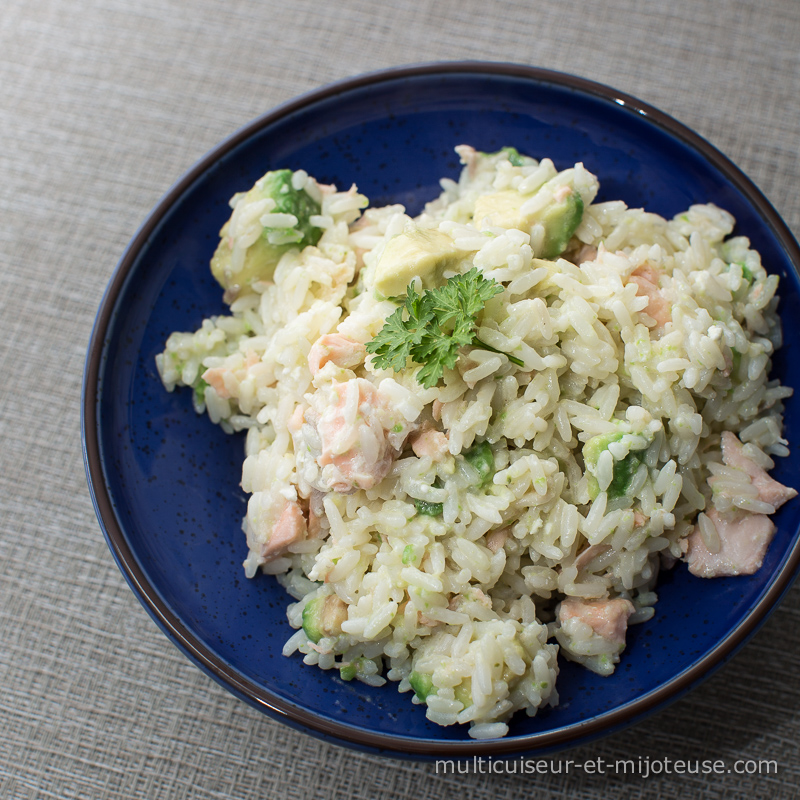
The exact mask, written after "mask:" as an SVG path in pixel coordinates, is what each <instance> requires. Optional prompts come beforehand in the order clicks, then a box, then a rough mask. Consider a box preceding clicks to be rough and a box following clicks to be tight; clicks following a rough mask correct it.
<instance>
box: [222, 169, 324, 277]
mask: <svg viewBox="0 0 800 800" xmlns="http://www.w3.org/2000/svg"><path fill="white" fill-rule="evenodd" d="M292 175H293V173H292V171H291V170H290V169H279V170H275V171H274V172H268V173H267V174H266V175H264V176H263V177H262V178H260V179H259V180H258V181H256V184H255V186H253V188H252V189H250V191H249V192H247V194H245V196H244V197H243V198H241V199H240V200H239V203H254V202H257V201H259V200H264V199H267V198H272V199H273V200H274V201H275V208H274V209H273V210H272V211H271V212H270V213H272V214H293V215H294V216H295V217H297V225H296V226H295V227H294V228H263V230H262V233H261V236H259V238H258V239H256V241H255V242H254V243H253V244H251V245H250V246H249V247H248V248H247V250H246V251H245V255H244V265H243V266H242V268H241V269H240V270H239V271H238V272H233V270H232V269H231V255H232V253H233V248H232V246H231V244H230V242H229V239H228V234H229V232H230V220H228V221H227V222H226V223H225V225H223V226H222V230H221V231H220V237H221V239H220V243H219V245H218V246H217V249H216V251H215V253H214V255H213V257H212V259H211V274H212V275H213V276H214V278H216V280H217V282H218V283H219V284H220V285H221V286H222V288H223V289H233V288H234V287H238V289H239V290H240V291H241V290H246V289H247V288H248V287H250V286H251V285H252V284H253V283H254V282H255V281H261V280H269V279H270V278H271V277H272V274H273V272H274V271H275V266H276V265H277V263H278V261H280V258H281V256H282V255H283V254H284V253H285V252H287V251H288V250H290V249H292V248H298V249H301V250H302V249H303V248H304V247H307V246H308V245H315V244H316V243H317V242H318V241H319V239H320V236H322V229H321V228H317V227H315V226H314V225H312V224H311V222H310V217H311V216H312V215H314V214H319V212H320V206H319V203H317V202H316V200H314V199H313V198H312V197H311V196H310V195H309V194H308V193H307V192H306V191H305V189H295V188H294V187H293V186H292Z"/></svg>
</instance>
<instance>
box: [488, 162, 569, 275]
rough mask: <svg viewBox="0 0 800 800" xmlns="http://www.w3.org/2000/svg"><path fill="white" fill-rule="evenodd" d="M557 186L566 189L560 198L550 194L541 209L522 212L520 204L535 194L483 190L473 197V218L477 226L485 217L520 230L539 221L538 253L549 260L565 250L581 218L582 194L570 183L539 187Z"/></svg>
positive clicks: (553, 188) (555, 188)
mask: <svg viewBox="0 0 800 800" xmlns="http://www.w3.org/2000/svg"><path fill="white" fill-rule="evenodd" d="M553 180H556V179H555V178H554V179H553ZM559 189H568V190H569V191H568V193H566V194H564V196H563V197H562V198H561V199H559V200H556V199H555V198H553V200H552V202H550V203H548V204H547V205H546V206H545V207H544V208H543V209H541V210H540V211H536V212H533V213H531V214H523V213H522V206H523V205H524V203H525V202H527V201H528V200H530V198H531V197H535V195H529V196H526V195H522V194H520V193H519V192H518V191H516V190H514V189H503V190H502V191H499V192H490V193H488V194H483V195H481V196H480V197H478V199H477V200H476V201H475V212H474V214H473V219H474V221H475V224H476V225H477V226H478V227H480V226H481V225H482V223H483V222H484V221H488V222H491V224H492V225H497V226H498V227H500V228H518V229H519V230H523V231H528V230H529V229H530V228H531V226H533V225H535V224H536V223H539V224H541V225H542V226H543V227H544V242H543V244H542V252H541V253H540V254H539V255H540V257H541V258H543V259H546V260H550V261H551V260H553V259H555V258H558V256H560V255H561V254H562V253H563V252H564V250H566V248H567V245H568V244H569V240H570V239H571V238H572V236H573V234H574V233H575V231H576V230H577V229H578V226H579V225H580V224H581V220H582V219H583V198H582V197H581V196H580V194H579V193H578V192H576V191H575V189H574V188H572V187H571V186H566V185H564V184H562V185H560V186H558V185H554V184H552V182H550V181H548V183H547V184H545V186H544V187H543V188H542V189H540V191H547V192H554V193H555V194H559Z"/></svg>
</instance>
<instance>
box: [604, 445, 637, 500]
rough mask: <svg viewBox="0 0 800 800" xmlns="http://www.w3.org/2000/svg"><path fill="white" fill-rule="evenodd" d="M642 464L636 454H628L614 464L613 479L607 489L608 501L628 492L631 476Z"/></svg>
mask: <svg viewBox="0 0 800 800" xmlns="http://www.w3.org/2000/svg"><path fill="white" fill-rule="evenodd" d="M641 463H642V459H641V457H640V456H639V455H638V454H637V453H628V455H627V456H625V458H623V459H622V461H616V462H614V477H613V478H612V479H611V485H610V486H609V487H608V499H609V500H614V499H616V498H617V497H622V496H623V495H624V494H626V493H627V491H628V486H630V483H631V480H632V479H633V476H634V475H635V474H636V472H637V470H638V469H639V465H640V464H641Z"/></svg>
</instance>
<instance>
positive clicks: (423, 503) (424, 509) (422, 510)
mask: <svg viewBox="0 0 800 800" xmlns="http://www.w3.org/2000/svg"><path fill="white" fill-rule="evenodd" d="M411 499H412V500H413V501H414V505H415V506H416V507H417V513H418V514H422V515H423V516H426V517H441V516H442V514H443V513H444V504H443V503H429V502H428V501H427V500H419V499H418V498H416V497H412V498H411Z"/></svg>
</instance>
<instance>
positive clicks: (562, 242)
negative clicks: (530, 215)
mask: <svg viewBox="0 0 800 800" xmlns="http://www.w3.org/2000/svg"><path fill="white" fill-rule="evenodd" d="M582 219H583V198H582V197H581V196H580V195H579V194H578V193H577V192H576V191H575V190H574V189H573V190H572V191H571V192H570V193H569V194H568V195H566V196H565V197H564V199H563V200H562V201H561V202H555V203H553V205H551V206H548V207H547V208H546V209H545V211H544V213H543V214H542V216H541V217H539V220H538V221H539V222H541V223H542V225H544V244H543V245H542V258H546V259H554V258H558V257H559V256H560V255H561V254H562V253H563V252H564V250H566V249H567V245H568V244H569V240H570V239H571V238H572V236H573V234H574V233H575V231H576V230H577V228H578V225H580V224H581V220H582Z"/></svg>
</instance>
